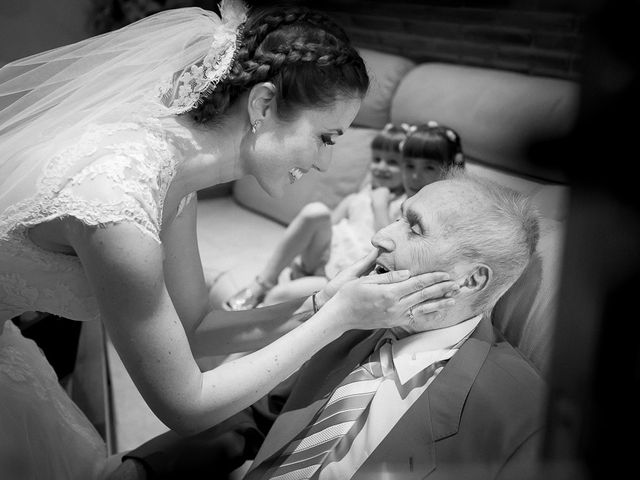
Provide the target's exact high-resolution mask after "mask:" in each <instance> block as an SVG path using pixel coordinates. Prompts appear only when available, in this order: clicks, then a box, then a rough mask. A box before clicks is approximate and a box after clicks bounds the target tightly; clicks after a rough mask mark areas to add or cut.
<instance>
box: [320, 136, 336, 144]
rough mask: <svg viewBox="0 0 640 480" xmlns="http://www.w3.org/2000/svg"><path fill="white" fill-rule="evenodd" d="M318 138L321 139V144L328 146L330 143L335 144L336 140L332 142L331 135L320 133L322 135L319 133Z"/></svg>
mask: <svg viewBox="0 0 640 480" xmlns="http://www.w3.org/2000/svg"><path fill="white" fill-rule="evenodd" d="M320 140H321V141H322V144H323V145H326V146H330V145H335V144H336V142H334V141H333V140H332V139H331V135H326V134H322V135H320Z"/></svg>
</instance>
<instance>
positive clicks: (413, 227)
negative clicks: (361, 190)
mask: <svg viewBox="0 0 640 480" xmlns="http://www.w3.org/2000/svg"><path fill="white" fill-rule="evenodd" d="M411 231H412V232H413V233H415V234H417V235H422V228H420V225H419V224H417V223H414V224H413V225H411Z"/></svg>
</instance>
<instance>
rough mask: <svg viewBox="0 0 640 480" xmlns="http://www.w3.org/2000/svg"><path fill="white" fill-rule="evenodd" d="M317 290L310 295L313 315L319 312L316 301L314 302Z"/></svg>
mask: <svg viewBox="0 0 640 480" xmlns="http://www.w3.org/2000/svg"><path fill="white" fill-rule="evenodd" d="M318 293H319V290H318V291H315V292H313V295H311V301H312V303H313V313H318V310H320V306H319V305H318V301H317V300H316V295H318Z"/></svg>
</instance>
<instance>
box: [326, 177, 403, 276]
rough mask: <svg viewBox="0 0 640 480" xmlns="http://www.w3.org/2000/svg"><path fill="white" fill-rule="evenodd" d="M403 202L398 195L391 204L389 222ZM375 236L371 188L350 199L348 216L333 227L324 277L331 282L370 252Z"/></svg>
mask: <svg viewBox="0 0 640 480" xmlns="http://www.w3.org/2000/svg"><path fill="white" fill-rule="evenodd" d="M405 198H406V196H405V195H400V196H398V197H397V198H394V199H393V200H392V201H391V202H390V204H389V218H390V219H392V220H394V219H396V218H398V217H399V215H400V206H401V205H402V202H403V201H404V200H405ZM374 233H376V227H375V221H374V216H373V208H372V207H371V186H365V187H363V188H362V189H361V190H360V191H358V192H357V193H355V194H353V195H352V196H351V197H350V200H349V205H348V209H347V214H346V215H345V217H344V218H342V219H341V220H340V221H339V222H338V223H336V224H335V225H333V226H332V235H331V249H330V252H329V258H328V260H327V263H326V265H325V266H324V274H325V276H326V277H327V278H328V279H332V278H333V277H335V276H336V275H337V274H338V273H339V272H340V271H342V270H343V269H345V268H346V267H348V266H350V265H353V262H355V261H356V260H358V259H359V258H362V257H363V256H364V255H366V254H367V252H368V251H369V250H371V237H373V234H374Z"/></svg>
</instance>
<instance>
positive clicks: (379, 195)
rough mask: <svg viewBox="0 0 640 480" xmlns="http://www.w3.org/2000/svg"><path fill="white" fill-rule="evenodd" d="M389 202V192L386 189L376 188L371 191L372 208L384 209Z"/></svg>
mask: <svg viewBox="0 0 640 480" xmlns="http://www.w3.org/2000/svg"><path fill="white" fill-rule="evenodd" d="M389 202H391V192H390V191H389V189H388V188H387V187H378V188H374V189H373V190H371V205H372V206H373V208H383V209H386V208H387V206H388V205H389Z"/></svg>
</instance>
